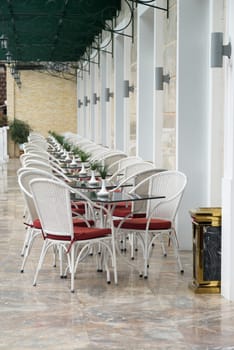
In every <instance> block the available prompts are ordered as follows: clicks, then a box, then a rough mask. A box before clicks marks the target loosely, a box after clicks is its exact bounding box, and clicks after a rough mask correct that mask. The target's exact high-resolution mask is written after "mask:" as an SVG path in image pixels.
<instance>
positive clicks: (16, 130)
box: [9, 118, 32, 149]
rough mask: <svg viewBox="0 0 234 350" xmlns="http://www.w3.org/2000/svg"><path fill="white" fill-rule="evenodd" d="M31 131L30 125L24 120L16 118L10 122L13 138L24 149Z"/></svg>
mask: <svg viewBox="0 0 234 350" xmlns="http://www.w3.org/2000/svg"><path fill="white" fill-rule="evenodd" d="M30 131H32V129H31V127H30V125H29V124H28V123H27V122H25V121H23V120H20V119H17V118H15V119H14V120H12V121H10V123H9V132H10V136H11V139H12V140H13V141H14V142H15V143H16V144H18V145H19V148H20V149H22V145H23V144H24V143H25V142H27V141H28V136H29V133H30Z"/></svg>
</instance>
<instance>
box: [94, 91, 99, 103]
mask: <svg viewBox="0 0 234 350" xmlns="http://www.w3.org/2000/svg"><path fill="white" fill-rule="evenodd" d="M97 101H100V97H99V96H97V94H96V92H94V93H93V104H94V105H96V104H97Z"/></svg>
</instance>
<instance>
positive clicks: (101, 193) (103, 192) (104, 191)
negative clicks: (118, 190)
mask: <svg viewBox="0 0 234 350" xmlns="http://www.w3.org/2000/svg"><path fill="white" fill-rule="evenodd" d="M101 181H102V187H101V189H100V191H99V192H98V193H97V195H98V196H99V197H107V196H108V195H109V192H108V191H107V189H106V179H102V180H101Z"/></svg>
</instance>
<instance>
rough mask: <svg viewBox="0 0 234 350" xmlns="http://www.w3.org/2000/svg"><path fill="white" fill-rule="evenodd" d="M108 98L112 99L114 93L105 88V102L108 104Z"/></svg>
mask: <svg viewBox="0 0 234 350" xmlns="http://www.w3.org/2000/svg"><path fill="white" fill-rule="evenodd" d="M110 97H114V93H113V92H110V88H106V89H105V101H106V102H109V101H110Z"/></svg>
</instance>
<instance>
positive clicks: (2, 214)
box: [0, 160, 234, 350]
mask: <svg viewBox="0 0 234 350" xmlns="http://www.w3.org/2000/svg"><path fill="white" fill-rule="evenodd" d="M18 167H19V162H18V160H10V162H9V163H8V164H7V166H4V167H2V168H1V167H0V232H1V238H0V252H1V255H0V276H1V283H0V303H1V304H0V305H1V307H0V349H10V350H21V349H34V350H36V349H46V350H50V349H56V350H59V349H62V350H70V349H74V350H75V349H90V350H95V349H100V350H104V349H117V350H122V349H130V350H136V349H139V350H144V349H160V350H161V349H168V350H172V349H173V350H180V349H186V350H187V349H194V350H204V349H216V350H219V349H234V322H233V319H234V304H233V303H230V302H228V301H227V300H225V299H224V298H222V297H221V296H220V295H195V294H194V293H193V292H192V291H191V290H189V289H188V283H189V281H190V280H191V276H192V254H191V252H182V261H183V264H184V268H185V273H184V275H180V274H179V273H178V270H177V266H176V264H175V260H174V257H173V254H171V252H170V248H169V254H168V257H166V258H164V257H162V254H161V251H160V249H159V248H158V247H157V246H156V247H155V251H154V254H153V259H152V263H151V265H150V270H149V271H150V273H149V279H148V280H144V279H140V278H139V276H138V272H137V271H136V270H135V269H133V268H130V267H129V266H127V265H126V264H124V263H123V262H121V259H120V258H118V262H119V263H118V270H119V284H118V286H115V285H114V284H110V285H107V284H106V282H105V277H104V275H103V274H101V273H97V272H96V270H95V264H94V261H93V259H92V258H91V257H90V261H86V262H85V263H83V266H82V267H81V268H80V269H79V271H78V274H77V279H76V282H75V283H76V291H75V293H74V294H72V293H70V292H69V278H68V279H67V280H64V279H60V278H59V274H58V268H53V267H52V257H51V256H50V255H49V256H48V259H47V260H46V263H45V264H44V266H43V269H42V270H41V273H40V274H39V280H38V284H37V286H36V287H33V286H32V281H33V275H34V271H35V266H36V263H37V261H38V254H39V252H40V247H41V243H42V242H41V239H40V238H38V239H37V242H36V244H35V246H34V247H33V249H32V252H31V255H30V258H29V260H28V263H27V265H26V268H25V272H24V273H23V274H21V273H20V264H21V261H22V257H21V256H20V250H21V247H22V243H23V239H24V235H25V229H24V227H23V225H22V213H23V200H22V197H21V194H20V192H19V189H18V185H17V179H16V170H17V168H18Z"/></svg>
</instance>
